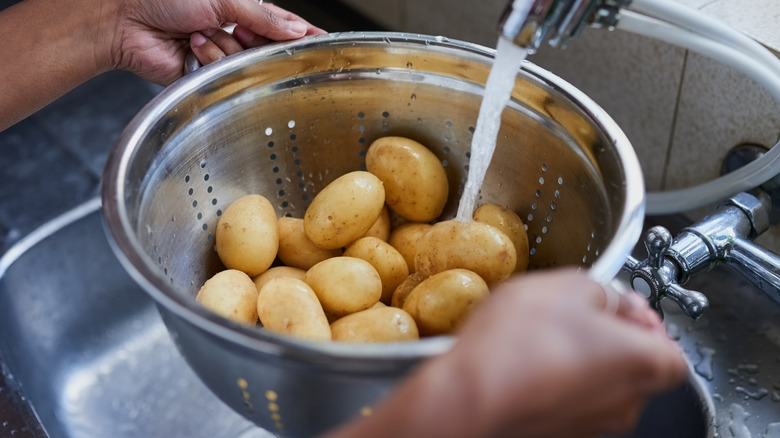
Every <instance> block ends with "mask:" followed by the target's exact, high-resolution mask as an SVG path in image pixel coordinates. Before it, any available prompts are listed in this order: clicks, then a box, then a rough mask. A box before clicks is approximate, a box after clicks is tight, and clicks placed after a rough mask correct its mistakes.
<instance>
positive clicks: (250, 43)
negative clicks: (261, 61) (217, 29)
mask: <svg viewBox="0 0 780 438" xmlns="http://www.w3.org/2000/svg"><path fill="white" fill-rule="evenodd" d="M233 36H234V37H235V38H236V40H238V42H239V43H240V44H241V45H242V46H244V48H245V49H249V48H252V47H260V46H264V45H266V44H268V43H270V42H271V40H269V39H268V38H266V37H264V36H260V35H258V34H256V33H254V32H252V30H251V29H249V28H247V27H244V26H241V25H236V27H235V29H233Z"/></svg>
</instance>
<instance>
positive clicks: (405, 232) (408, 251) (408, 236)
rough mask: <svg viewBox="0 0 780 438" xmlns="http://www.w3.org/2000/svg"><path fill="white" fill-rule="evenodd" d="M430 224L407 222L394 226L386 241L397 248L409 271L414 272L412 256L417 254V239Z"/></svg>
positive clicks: (425, 231) (428, 228)
mask: <svg viewBox="0 0 780 438" xmlns="http://www.w3.org/2000/svg"><path fill="white" fill-rule="evenodd" d="M431 226H432V225H431V224H425V223H421V222H407V223H405V224H403V225H399V226H398V227H396V228H395V229H394V230H393V231H392V232H391V233H390V237H389V238H388V240H387V242H388V243H389V244H390V245H392V246H393V248H395V249H397V250H398V252H400V253H401V255H402V256H403V257H404V260H406V265H407V266H408V267H409V273H413V272H415V267H414V256H415V254H417V241H418V240H419V239H420V237H422V236H423V234H425V233H427V232H428V231H430V229H431Z"/></svg>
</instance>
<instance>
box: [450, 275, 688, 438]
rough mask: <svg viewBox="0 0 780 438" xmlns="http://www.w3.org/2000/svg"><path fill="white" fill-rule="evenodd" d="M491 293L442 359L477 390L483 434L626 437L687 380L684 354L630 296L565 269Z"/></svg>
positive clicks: (646, 309)
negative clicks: (653, 401) (659, 396)
mask: <svg viewBox="0 0 780 438" xmlns="http://www.w3.org/2000/svg"><path fill="white" fill-rule="evenodd" d="M607 294H612V295H611V299H612V300H615V301H617V303H616V304H617V306H615V307H617V308H616V309H615V310H616V313H614V314H611V313H610V312H608V311H606V310H605V309H606V308H608V307H611V306H609V305H608V302H607V301H608V299H607ZM493 295H494V296H493V297H492V299H490V300H489V301H488V302H486V303H485V305H484V306H483V307H482V308H481V309H479V311H478V312H476V313H475V314H474V315H473V318H471V319H470V321H469V322H468V324H467V326H466V327H464V328H463V331H462V333H461V334H460V340H459V342H458V344H457V345H456V347H455V348H454V349H453V350H452V351H451V352H450V353H449V354H448V356H450V357H448V358H443V359H442V360H441V361H442V362H445V361H449V362H450V363H451V364H452V365H445V366H447V367H454V368H455V369H456V370H457V374H459V375H462V376H463V377H464V378H465V379H467V381H468V382H470V383H471V384H472V385H473V387H474V388H473V390H472V391H473V395H474V396H475V397H477V399H478V400H479V401H480V405H479V411H478V412H481V414H480V415H481V416H483V418H485V419H486V420H485V426H484V427H485V429H486V430H488V431H489V433H488V434H487V435H483V436H508V437H512V436H522V437H527V438H530V437H569V438H571V437H591V436H596V435H598V434H614V433H625V432H629V431H630V430H631V429H632V428H633V426H634V425H635V424H636V422H637V421H638V420H639V416H640V414H641V412H642V409H643V407H644V405H645V402H646V401H647V399H648V398H649V397H650V396H652V395H654V394H656V393H658V392H660V391H663V390H667V389H671V388H672V387H674V386H675V385H677V384H679V383H680V382H681V381H682V379H683V378H684V376H685V375H686V372H687V365H686V363H685V360H684V358H683V355H682V353H681V351H680V349H679V348H678V347H677V345H676V344H674V343H673V342H672V341H671V340H669V339H668V337H667V336H666V332H665V330H664V328H663V324H662V322H661V320H660V318H659V317H658V315H657V314H656V313H655V312H654V311H652V310H651V309H650V307H649V306H648V305H647V302H646V301H645V300H644V299H642V298H641V297H640V296H639V295H637V294H635V293H633V292H632V293H627V294H625V295H620V294H618V293H617V292H615V291H612V290H605V289H604V288H603V287H602V286H601V285H599V284H598V283H596V282H593V281H592V280H589V279H588V278H587V277H586V276H585V275H583V274H577V273H575V272H574V271H570V270H564V271H552V272H547V273H544V274H529V275H526V276H525V277H518V278H515V279H513V280H510V281H508V282H506V283H504V284H502V285H500V286H499V287H498V288H497V289H496V290H495V291H494V292H493ZM618 300H619V301H618ZM613 309H614V307H613Z"/></svg>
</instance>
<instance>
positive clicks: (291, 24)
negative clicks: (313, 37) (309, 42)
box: [287, 21, 308, 35]
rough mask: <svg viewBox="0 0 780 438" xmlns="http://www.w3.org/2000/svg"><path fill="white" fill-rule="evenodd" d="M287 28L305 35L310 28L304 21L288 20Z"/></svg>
mask: <svg viewBox="0 0 780 438" xmlns="http://www.w3.org/2000/svg"><path fill="white" fill-rule="evenodd" d="M287 29H289V30H290V31H291V32H293V33H297V34H301V35H305V34H306V30H307V29H308V28H307V27H306V25H305V24H304V23H301V22H300V21H288V22H287Z"/></svg>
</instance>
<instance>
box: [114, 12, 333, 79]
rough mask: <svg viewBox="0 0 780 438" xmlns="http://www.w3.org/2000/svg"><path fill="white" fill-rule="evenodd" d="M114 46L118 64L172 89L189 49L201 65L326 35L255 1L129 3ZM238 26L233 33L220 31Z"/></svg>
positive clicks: (299, 19)
mask: <svg viewBox="0 0 780 438" xmlns="http://www.w3.org/2000/svg"><path fill="white" fill-rule="evenodd" d="M116 19H117V23H118V24H117V26H116V33H115V35H114V38H113V41H112V44H111V54H112V60H113V64H114V66H115V67H116V68H121V69H124V70H129V71H131V72H133V73H135V74H136V75H138V76H140V77H143V78H144V79H147V80H150V81H152V82H155V83H158V84H161V85H168V84H170V83H171V82H173V81H174V80H176V79H178V78H179V77H180V76H181V74H182V67H183V65H184V60H185V56H186V53H187V50H188V48H189V46H191V47H192V50H193V53H194V54H195V55H196V57H197V58H198V60H199V61H200V62H201V63H202V64H208V63H211V62H213V61H216V60H217V59H220V58H222V57H224V56H226V55H230V54H233V53H237V52H239V51H241V50H244V49H247V48H250V47H256V46H260V45H263V44H267V43H268V42H270V41H281V40H291V39H297V38H301V37H303V36H306V35H315V34H320V33H323V32H324V31H322V30H321V29H319V28H317V27H314V26H312V25H311V24H309V23H308V22H306V21H305V20H303V19H302V18H300V17H298V16H297V15H295V14H293V13H291V12H288V11H285V10H284V9H282V8H279V7H277V6H274V5H271V4H258V3H257V1H255V0H219V1H210V0H165V1H160V0H127V1H125V2H124V6H123V7H122V8H121V9H120V10H119V12H118V15H117V17H116ZM225 23H236V27H235V30H234V31H233V35H230V34H229V33H227V32H225V31H224V30H222V29H220V26H221V25H223V24H225Z"/></svg>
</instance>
